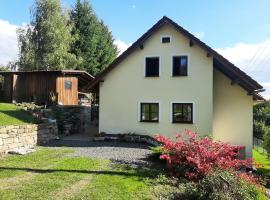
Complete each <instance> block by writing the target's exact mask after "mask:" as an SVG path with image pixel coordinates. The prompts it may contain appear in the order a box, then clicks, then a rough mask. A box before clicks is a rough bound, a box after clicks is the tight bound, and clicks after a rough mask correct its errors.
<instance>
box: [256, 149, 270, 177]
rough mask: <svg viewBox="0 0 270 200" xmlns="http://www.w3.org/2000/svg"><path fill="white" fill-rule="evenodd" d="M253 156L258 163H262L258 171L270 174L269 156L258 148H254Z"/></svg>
mask: <svg viewBox="0 0 270 200" xmlns="http://www.w3.org/2000/svg"><path fill="white" fill-rule="evenodd" d="M253 158H254V159H255V161H256V162H257V163H258V164H261V165H262V166H260V167H259V168H258V172H259V173H262V174H268V175H270V160H269V158H267V156H266V155H264V154H262V153H260V152H258V151H257V150H255V149H253Z"/></svg>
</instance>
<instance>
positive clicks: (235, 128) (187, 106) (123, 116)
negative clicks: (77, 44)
mask: <svg viewBox="0 0 270 200" xmlns="http://www.w3.org/2000/svg"><path fill="white" fill-rule="evenodd" d="M89 87H90V88H91V89H92V91H95V92H96V93H97V94H98V96H99V132H105V133H108V134H116V133H138V134H148V135H155V134H164V135H168V136H173V134H174V133H176V132H181V131H183V130H184V129H190V130H193V131H195V132H197V133H199V134H200V135H208V134H212V135H213V138H214V139H216V140H221V141H225V142H230V143H232V144H235V145H244V146H245V153H246V156H247V157H251V156H252V152H251V151H252V140H253V136H252V135H253V133H252V124H253V120H252V116H253V114H252V107H253V103H254V101H258V100H263V98H262V96H260V95H259V92H260V91H262V90H263V87H262V86H261V85H260V84H259V83H257V82H256V81H255V80H253V79H252V78H251V77H249V76H248V75H247V74H245V73H244V72H243V71H241V70H240V69H239V68H237V67H236V66H234V65H233V64H232V63H231V62H229V61H228V60H226V59H225V58H224V57H222V56H221V55H220V54H218V53H217V52H216V51H215V50H213V49H212V48H210V47H209V46H207V45H206V44H205V43H203V42H202V41H200V40H199V39H198V38H196V37H195V36H194V35H192V34H191V33H189V32H188V31H187V30H185V29H184V28H182V27H181V26H179V25H178V24H176V23H175V22H174V21H172V20H171V19H169V18H167V17H163V18H162V19H161V20H159V21H158V22H157V23H156V24H155V25H154V26H153V27H152V28H150V29H149V30H148V31H147V32H146V33H145V34H143V35H142V36H141V37H140V38H139V39H138V40H137V41H136V42H135V43H134V44H133V45H132V46H130V47H129V48H128V49H127V50H126V51H125V52H124V53H123V54H122V55H120V56H119V57H118V58H117V59H116V60H115V61H114V62H113V63H112V64H111V65H110V66H109V67H108V68H106V70H105V71H103V72H102V73H101V74H100V75H99V76H97V77H96V78H95V79H94V81H93V82H91V83H90V84H89Z"/></svg>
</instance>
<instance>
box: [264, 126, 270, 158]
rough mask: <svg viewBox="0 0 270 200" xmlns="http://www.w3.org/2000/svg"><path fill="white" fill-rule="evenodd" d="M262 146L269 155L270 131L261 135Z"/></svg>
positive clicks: (269, 155)
mask: <svg viewBox="0 0 270 200" xmlns="http://www.w3.org/2000/svg"><path fill="white" fill-rule="evenodd" d="M263 148H264V149H265V150H266V152H267V155H268V157H270V131H268V132H266V133H265V134H264V136H263Z"/></svg>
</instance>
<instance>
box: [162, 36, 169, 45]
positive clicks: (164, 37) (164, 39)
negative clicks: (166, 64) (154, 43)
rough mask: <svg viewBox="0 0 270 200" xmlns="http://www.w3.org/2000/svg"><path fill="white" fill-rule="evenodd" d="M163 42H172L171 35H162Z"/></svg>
mask: <svg viewBox="0 0 270 200" xmlns="http://www.w3.org/2000/svg"><path fill="white" fill-rule="evenodd" d="M161 42H162V43H170V42H171V37H170V36H163V37H161Z"/></svg>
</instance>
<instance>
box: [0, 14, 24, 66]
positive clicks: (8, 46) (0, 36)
mask: <svg viewBox="0 0 270 200" xmlns="http://www.w3.org/2000/svg"><path fill="white" fill-rule="evenodd" d="M18 27H19V26H17V25H13V24H10V23H9V22H8V21H5V20H1V19H0V64H3V65H6V64H7V63H8V62H9V61H13V60H15V59H17V57H18V46H17V36H16V29H17V28H18Z"/></svg>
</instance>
